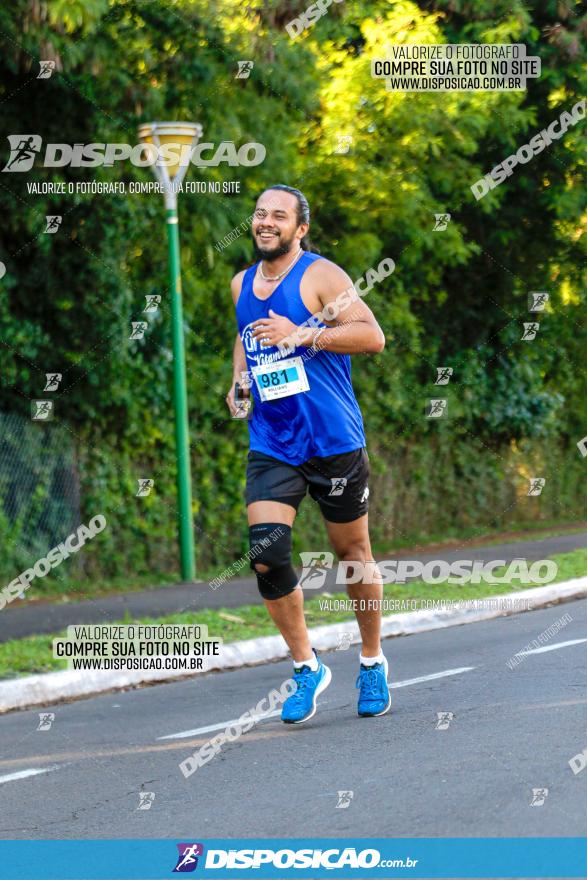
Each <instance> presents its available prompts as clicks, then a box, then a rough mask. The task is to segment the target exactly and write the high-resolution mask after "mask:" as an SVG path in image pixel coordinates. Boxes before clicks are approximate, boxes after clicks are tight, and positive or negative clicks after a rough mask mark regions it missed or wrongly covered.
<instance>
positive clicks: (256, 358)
mask: <svg viewBox="0 0 587 880" xmlns="http://www.w3.org/2000/svg"><path fill="white" fill-rule="evenodd" d="M309 226H310V209H309V206H308V202H307V200H306V198H305V196H304V195H303V193H301V192H300V191H299V190H297V189H293V188H291V187H289V186H284V185H282V184H279V185H277V186H272V187H270V188H269V189H267V190H265V192H264V193H262V195H261V196H260V197H259V199H258V200H257V205H256V209H255V213H254V216H253V221H252V229H251V231H252V236H253V242H254V246H255V252H256V255H257V257H258V258H259V262H257V263H256V264H255V265H254V266H251V268H250V269H247V270H246V271H242V272H239V273H238V274H237V275H235V277H234V278H233V279H232V283H231V288H232V297H233V300H234V304H235V308H236V319H237V325H238V333H237V336H236V340H235V344H234V356H233V364H234V369H233V381H232V388H231V389H230V391H229V393H228V395H227V397H226V402H227V404H228V407H229V409H230V411H231V413H232V415H233V416H235V415H236V414H237V406H236V404H235V384H236V383H238V384H239V385H241V386H243V385H245V386H247V385H250V390H249V389H247V390H245V391H244V394H245V395H247V396H250V394H251V393H252V397H253V404H254V407H253V412H252V418H251V420H250V422H249V438H250V452H249V454H248V464H247V486H246V502H247V511H248V521H249V536H250V546H251V568H252V569H253V570H254V571H255V573H256V575H257V582H258V587H259V592H260V593H261V595H262V597H263V600H264V602H265V606H266V607H267V610H268V612H269V614H270V615H271V617H272V619H273V621H274V623H275V624H276V626H277V627H278V629H279V631H280V632H281V634H282V636H283V638H284V639H285V641H286V643H287V645H288V647H289V649H290V651H291V655H292V658H293V661H294V675H293V678H294V681H295V682H296V684H297V690H296V692H295V693H293V694H292V695H291V696H290V697H288V699H287V700H286V701H285V703H284V705H283V709H282V713H281V718H282V721H285V722H286V723H290V724H299V723H301V722H302V721H307V720H308V719H309V718H311V717H312V716H313V715H314V713H315V711H316V698H317V697H318V695H319V694H320V693H322V691H324V690H325V689H326V688H327V687H328V685H329V684H330V680H331V672H330V669H329V668H328V667H327V666H325V665H324V663H322V661H321V660H320V658H319V657H318V655H317V653H316V651H315V650H313V649H312V646H311V644H310V640H309V637H308V630H307V628H306V622H305V618H304V600H303V593H302V589H301V587H300V585H299V583H298V576H297V575H296V572H295V570H294V568H293V566H292V561H291V552H292V526H293V524H294V520H295V517H296V512H297V509H298V507H299V505H300V502H301V501H302V499H303V497H304V496H305V494H306V490H307V489H308V488H309V491H310V495H311V497H312V498H313V499H314V500H315V501H317V502H318V504H319V505H320V509H321V511H322V515H323V517H324V521H325V525H326V530H327V532H328V537H329V540H330V543H331V545H332V547H333V549H334V552H335V553H336V554H337V556H338V558H339V559H340V560H345V561H358V562H361V563H363V564H365V563H368V562H371V563H374V560H373V556H372V553H371V545H370V542H369V528H368V514H367V510H368V496H369V488H368V485H367V483H368V478H369V457H368V455H367V450H366V448H365V434H364V430H363V419H362V416H361V411H360V409H359V406H358V403H357V401H356V399H355V395H354V392H353V387H352V383H351V366H350V357H349V355H352V354H367V353H370V354H377V353H378V352H380V351H382V350H383V348H384V345H385V337H384V335H383V332H382V330H381V328H380V327H379V324H378V323H377V321H376V320H375V317H374V316H373V313H372V312H371V310H370V309H369V308H368V307H367V306H366V305H365V303H364V302H363V301H362V300H361V299H360V298H359V296H358V294H356V293H355V291H354V288H353V284H352V281H351V279H350V278H349V276H348V275H347V274H346V272H344V271H343V270H342V269H340V268H339V267H338V266H336V265H335V264H334V263H331V262H330V261H329V260H327V259H324V258H323V257H320V256H319V255H318V254H315V253H310V252H309V251H308V250H307V248H308V247H309V243H308V239H307V233H308V229H309ZM349 292H350V293H349ZM341 294H344V296H342V297H341ZM335 300H336V305H334V301H335ZM328 304H332V305H330V307H329V310H328V309H327V310H326V313H325V314H323V312H324V309H325V307H326V306H328ZM337 312H338V313H337ZM328 314H329V315H330V316H331V317H333V316H334V315H336V317H335V318H334V319H333V320H328V319H327V317H326V315H328ZM312 316H314V317H312ZM302 325H303V326H302ZM247 378H249V380H250V381H249V382H246V379H247ZM269 536H270V537H269ZM374 568H375V566H374V564H372V565H370V566H369V565H367V566H366V569H365V570H366V571H367V572H369V575H368V576H366V577H365V578H364V579H363V581H362V582H361V583H357V584H349V585H348V594H349V597H350V598H351V599H354V600H356V601H355V603H354V605H355V614H356V617H357V621H358V624H359V629H360V633H361V641H362V647H361V652H360V656H359V660H360V667H359V676H358V678H357V682H356V686H357V687H358V688H359V703H358V713H359V715H362V716H373V715H383V714H384V713H385V712H387V711H388V709H389V708H390V705H391V699H390V694H389V688H388V685H387V672H388V668H387V660H386V659H385V657H384V656H383V653H382V651H381V642H380V634H381V602H380V600H381V598H382V592H383V590H382V585H381V576H380V574H379V572H378V571H377V569H376V568H375V572H374V571H373V569H374ZM360 600H366V601H365V602H363V603H362V602H361V601H360Z"/></svg>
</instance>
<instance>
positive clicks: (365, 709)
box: [355, 658, 391, 718]
mask: <svg viewBox="0 0 587 880" xmlns="http://www.w3.org/2000/svg"><path fill="white" fill-rule="evenodd" d="M355 687H358V688H360V690H359V706H358V712H359V715H361V716H362V717H364V718H368V717H372V716H373V715H385V713H386V712H388V711H389V709H390V707H391V694H390V693H389V686H388V684H387V660H386V659H385V658H384V659H383V663H375V664H374V665H373V666H363V664H362V663H361V671H360V672H359V676H358V678H357V683H356V685H355Z"/></svg>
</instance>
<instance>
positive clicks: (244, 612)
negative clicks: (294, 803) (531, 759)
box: [0, 549, 587, 679]
mask: <svg viewBox="0 0 587 880" xmlns="http://www.w3.org/2000/svg"><path fill="white" fill-rule="evenodd" d="M552 559H553V560H554V561H555V562H556V563H557V565H558V573H557V576H556V577H555V579H554V581H552V583H557V582H560V581H566V580H571V579H572V578H576V577H583V576H585V575H587V549H585V550H574V551H573V552H572V553H561V554H558V555H556V556H553V557H552ZM503 571H505V567H504V568H502V569H501V570H496V575H497V576H500V573H503ZM534 586H536V585H535V584H526V583H522V582H521V581H520V580H519V579H514V580H513V581H512V583H510V584H465V585H463V586H459V585H458V584H435V585H431V584H425V583H423V582H422V581H412V582H411V583H410V584H404V585H398V584H385V586H384V596H385V598H386V599H399V600H402V599H403V600H413V599H415V600H426V599H433V600H434V599H435V600H437V601H438V600H444V601H449V600H461V601H463V600H468V599H484V598H489V597H491V596H499V595H503V594H505V593H513V592H515V591H517V590H524V589H532V588H533V587H534ZM223 589H226V587H223ZM305 595H306V601H305V612H306V620H307V622H308V626H311V627H312V626H321V625H323V624H328V623H341V622H343V621H346V620H353V619H354V614H353V612H352V611H349V610H344V609H343V610H339V611H332V610H327V609H324V608H323V607H321V603H323V602H324V594H323V595H322V596H321V597H318V596H316V597H314V598H312V597H311V593H306V594H305ZM329 596H330V598H331V599H345V598H346V593H337V594H336V595H331V594H329ZM388 613H390V612H387V611H386V612H384V614H388ZM392 613H393V612H392ZM225 614H226V615H229V616H237V617H239V618H240V619H241V621H242V622H239V621H234V620H227V619H225V618H224V617H222V616H221V615H225ZM119 622H120V623H145V624H156V623H182V624H188V623H199V624H205V625H206V626H207V627H208V632H209V633H210V635H211V636H218V637H220V638H222V640H223V642H224V643H225V644H228V643H229V642H235V641H239V640H240V639H251V638H257V637H259V636H269V635H276V633H277V630H276V628H275V626H274V625H273V622H272V621H271V620H270V618H269V616H268V614H267V611H266V610H265V607H264V606H263V605H244V606H241V607H239V608H220V609H204V610H202V611H197V612H194V611H186V612H183V613H182V614H169V615H166V616H165V617H158V618H152V617H143V618H140V619H137V620H134V619H133V618H131V617H130V615H128V614H127V615H126V616H125V618H124V619H123V620H121V621H119ZM64 634H65V630H62V632H61V633H59V635H64ZM55 635H57V634H55ZM54 637H55V636H54V635H44V636H29V637H27V638H25V639H15V640H13V641H9V642H4V643H3V644H0V678H4V679H6V678H14V677H17V676H21V675H31V674H33V673H40V672H53V671H56V670H59V669H65V668H66V666H67V664H66V661H65V660H62V659H55V658H53V645H52V641H53V638H54Z"/></svg>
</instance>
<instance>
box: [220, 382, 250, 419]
mask: <svg viewBox="0 0 587 880" xmlns="http://www.w3.org/2000/svg"><path fill="white" fill-rule="evenodd" d="M237 382H238V384H239V385H240V388H241V390H240V394H241V399H242V398H243V397H244V398H249V397H250V396H251V389H250V386H248V385H247V383H246V382H243V379H242V378H240V377H238V376H235V377H234V378H233V380H232V388H231V389H230V391H229V392H228V394H227V395H226V405H227V406H228V408H229V410H230V414H231V416H235V415H236V414H237V410H238V407H237V405H236V402H235V399H234V389H235V386H236V383H237Z"/></svg>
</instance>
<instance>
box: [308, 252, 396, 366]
mask: <svg viewBox="0 0 587 880" xmlns="http://www.w3.org/2000/svg"><path fill="white" fill-rule="evenodd" d="M314 266H315V267H316V268H315V273H316V274H315V278H313V279H312V280H313V281H314V282H315V283H316V285H317V292H318V298H319V300H320V303H321V306H322V309H323V311H324V310H326V315H325V317H324V322H325V323H331V322H330V321H328V317H327V315H328V313H329V310H328V307H329V305H330V304H332V308H334V306H335V304H336V305H337V306H338V310H337V311H338V313H337V314H336V317H335V318H334V321H335V326H334V327H328V329H326V330H322V331H321V332H320V335H319V339H318V340H317V347H318V348H321V349H325V350H326V351H333V352H337V353H338V354H359V353H362V352H366V353H369V354H378V353H379V352H381V351H383V349H384V348H385V335H384V333H383V330H382V329H381V327H380V326H379V324H378V322H377V319H376V318H375V315H374V314H373V312H372V311H371V309H370V308H369V306H367V305H365V303H364V302H363V300H362V299H361V298H360V296H359V294H358V293H356V291H355V289H354V287H353V282H352V281H351V279H350V278H349V276H348V275H347V273H346V272H344V271H343V270H342V269H341V268H340V266H337V265H336V264H335V263H331V262H330V260H317V261H316V262H315V263H314ZM341 294H345V296H344V297H342V296H341ZM302 332H303V331H302ZM318 333H319V331H318V330H316V329H312V331H311V332H310V333H309V334H306V338H305V339H304V340H303V342H302V344H303V345H312V344H313V340H314V339H315V338H316V336H317V335H318Z"/></svg>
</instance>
